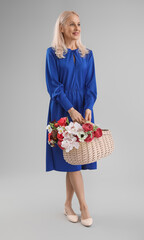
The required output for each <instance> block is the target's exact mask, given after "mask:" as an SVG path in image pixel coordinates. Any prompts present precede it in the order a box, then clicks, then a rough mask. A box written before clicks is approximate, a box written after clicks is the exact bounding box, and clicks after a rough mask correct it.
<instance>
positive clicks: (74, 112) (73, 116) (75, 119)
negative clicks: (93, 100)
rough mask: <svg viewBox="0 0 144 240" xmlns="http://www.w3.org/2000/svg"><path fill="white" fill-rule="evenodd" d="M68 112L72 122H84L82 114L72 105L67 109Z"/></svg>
mask: <svg viewBox="0 0 144 240" xmlns="http://www.w3.org/2000/svg"><path fill="white" fill-rule="evenodd" d="M68 113H69V115H70V117H71V119H72V121H73V122H78V123H79V124H83V123H85V122H86V120H85V119H84V118H83V116H82V115H81V114H80V113H79V112H78V111H77V110H76V109H74V108H73V107H72V108H70V109H69V110H68Z"/></svg>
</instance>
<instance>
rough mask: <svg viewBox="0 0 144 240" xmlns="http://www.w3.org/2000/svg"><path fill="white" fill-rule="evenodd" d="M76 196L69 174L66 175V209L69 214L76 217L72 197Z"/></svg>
mask: <svg viewBox="0 0 144 240" xmlns="http://www.w3.org/2000/svg"><path fill="white" fill-rule="evenodd" d="M73 194H74V189H73V186H72V184H71V181H70V179H69V172H67V173H66V201H65V208H66V210H67V213H68V214H72V215H76V213H75V212H74V211H73V209H72V197H73Z"/></svg>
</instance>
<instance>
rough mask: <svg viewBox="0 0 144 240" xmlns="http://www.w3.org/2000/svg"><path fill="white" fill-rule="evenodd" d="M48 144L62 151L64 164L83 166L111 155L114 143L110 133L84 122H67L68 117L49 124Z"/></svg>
mask: <svg viewBox="0 0 144 240" xmlns="http://www.w3.org/2000/svg"><path fill="white" fill-rule="evenodd" d="M46 129H47V130H48V144H50V146H51V147H55V144H57V145H58V146H59V147H60V148H61V149H62V150H63V157H64V159H65V161H66V162H68V163H70V164H72V165H80V164H81V165H83V164H88V163H92V162H95V161H97V160H99V159H100V158H103V157H106V156H107V155H109V154H111V152H112V151H113V149H114V143H113V139H112V136H111V132H110V130H108V129H101V128H99V126H97V125H96V124H94V123H92V122H89V121H86V123H84V124H82V125H81V124H79V123H78V122H69V119H68V117H62V118H61V119H59V120H58V121H56V120H54V121H52V122H49V124H48V125H47V127H46Z"/></svg>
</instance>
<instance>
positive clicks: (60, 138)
mask: <svg viewBox="0 0 144 240" xmlns="http://www.w3.org/2000/svg"><path fill="white" fill-rule="evenodd" d="M57 138H58V140H59V141H62V140H63V138H64V136H63V135H62V133H61V134H59V133H57Z"/></svg>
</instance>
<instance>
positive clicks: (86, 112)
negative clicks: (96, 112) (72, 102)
mask: <svg viewBox="0 0 144 240" xmlns="http://www.w3.org/2000/svg"><path fill="white" fill-rule="evenodd" d="M85 120H86V121H90V122H91V110H90V109H89V108H87V109H86V110H85Z"/></svg>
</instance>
